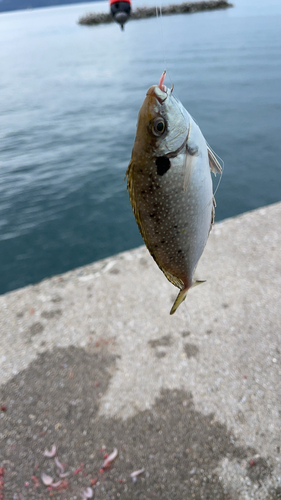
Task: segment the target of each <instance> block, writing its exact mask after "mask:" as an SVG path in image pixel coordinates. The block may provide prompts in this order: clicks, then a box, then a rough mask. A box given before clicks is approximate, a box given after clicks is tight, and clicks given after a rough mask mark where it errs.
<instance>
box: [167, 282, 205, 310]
mask: <svg viewBox="0 0 281 500" xmlns="http://www.w3.org/2000/svg"><path fill="white" fill-rule="evenodd" d="M205 281H206V280H203V281H199V280H197V281H194V283H193V284H192V285H191V287H185V288H183V289H182V290H180V291H179V294H178V296H177V298H176V300H175V302H174V304H173V307H172V309H171V311H170V314H174V313H175V312H176V310H177V308H178V307H179V306H180V305H181V303H182V302H183V301H184V300H185V297H186V295H187V292H188V290H189V288H193V287H195V286H197V285H201V283H205Z"/></svg>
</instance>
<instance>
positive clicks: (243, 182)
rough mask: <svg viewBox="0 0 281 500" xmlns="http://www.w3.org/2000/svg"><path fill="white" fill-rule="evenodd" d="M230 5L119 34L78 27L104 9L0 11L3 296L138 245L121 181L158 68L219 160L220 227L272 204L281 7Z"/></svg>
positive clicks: (277, 176)
mask: <svg viewBox="0 0 281 500" xmlns="http://www.w3.org/2000/svg"><path fill="white" fill-rule="evenodd" d="M155 3H156V5H158V6H161V5H162V4H163V3H164V2H160V0H157V1H156V2H153V0H149V1H147V2H145V4H146V5H148V4H150V5H151V4H155ZM165 3H171V2H170V1H168V0H165ZM234 3H235V6H234V7H233V8H232V9H227V10H220V11H212V12H202V13H196V14H192V15H188V14H185V15H174V16H167V17H163V18H159V17H158V18H151V19H143V20H140V21H130V22H129V23H128V24H127V25H126V27H125V31H124V32H121V30H120V27H119V26H118V25H117V24H109V25H99V26H92V27H86V26H81V25H79V24H77V21H78V18H79V17H80V16H82V15H84V14H86V13H87V12H93V11H95V12H102V11H107V10H108V4H107V2H99V3H94V4H93V3H91V4H90V3H89V4H77V5H71V6H64V7H55V8H45V9H36V10H26V11H18V12H10V13H4V14H0V293H5V292H7V291H9V290H13V289H15V288H18V287H21V286H25V285H28V284H30V283H35V282H37V281H39V280H41V279H43V278H45V277H47V276H51V275H54V274H58V273H62V272H64V271H67V270H69V269H72V268H75V267H78V266H82V265H84V264H87V263H90V262H92V261H95V260H98V259H102V258H104V257H107V256H109V255H113V254H115V253H117V252H120V251H123V250H127V249H130V248H133V247H136V246H138V245H140V244H142V239H141V237H140V235H139V232H138V228H137V225H136V222H135V219H134V217H133V215H132V210H131V206H130V203H129V198H128V196H127V194H126V184H125V182H124V176H125V172H126V168H127V165H128V163H129V160H130V156H131V149H132V145H133V142H134V136H135V130H136V121H137V114H138V110H139V108H140V105H141V103H142V101H143V99H144V96H145V93H146V90H147V89H148V88H149V87H150V86H151V85H153V84H157V83H158V81H159V78H160V75H161V73H162V71H163V70H164V69H167V77H166V81H165V83H166V84H167V85H168V86H171V84H172V83H174V86H175V90H174V92H175V95H176V96H177V97H178V98H179V99H180V100H181V102H182V103H183V105H184V106H185V107H186V109H187V110H188V111H189V112H190V113H191V114H192V116H193V117H194V118H195V120H196V121H197V123H198V124H199V126H200V128H201V130H202V132H203V134H204V136H205V137H206V139H207V141H208V143H209V144H210V145H211V146H212V148H213V149H214V150H215V152H216V153H217V154H218V155H219V156H220V157H222V158H223V160H224V164H225V169H224V175H223V178H222V181H221V184H220V187H219V190H218V192H217V194H216V200H217V210H216V220H221V219H224V218H226V217H231V216H235V215H237V214H240V213H242V212H245V211H247V210H252V209H254V208H257V207H260V206H263V205H267V204H269V203H273V202H276V201H279V200H280V199H281V164H280V158H281V139H280V112H281V92H280V89H281V64H280V63H281V35H280V33H281V6H280V2H278V1H277V0H275V1H274V0H269V1H265V0H264V1H263V2H262V1H261V0H255V1H253V0H248V1H246V0H245V1H243V0H238V1H237V2H234ZM140 5H143V2H141V1H140V0H139V1H138V2H137V1H136V2H133V7H137V6H140ZM215 182H217V180H215Z"/></svg>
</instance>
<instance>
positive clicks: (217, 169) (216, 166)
mask: <svg viewBox="0 0 281 500" xmlns="http://www.w3.org/2000/svg"><path fill="white" fill-rule="evenodd" d="M207 149H208V157H209V164H210V169H211V170H212V172H213V173H214V174H215V175H216V174H222V168H221V166H220V163H219V161H218V160H217V158H216V157H215V155H214V153H213V151H211V149H210V148H209V146H207Z"/></svg>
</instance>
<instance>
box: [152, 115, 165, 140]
mask: <svg viewBox="0 0 281 500" xmlns="http://www.w3.org/2000/svg"><path fill="white" fill-rule="evenodd" d="M165 129H166V123H165V120H164V118H155V120H154V123H153V127H152V132H153V133H154V135H159V136H160V135H162V134H163V133H164V132H165Z"/></svg>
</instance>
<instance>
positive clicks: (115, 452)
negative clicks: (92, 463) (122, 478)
mask: <svg viewBox="0 0 281 500" xmlns="http://www.w3.org/2000/svg"><path fill="white" fill-rule="evenodd" d="M117 455H118V450H117V448H114V450H113V452H112V453H110V455H108V457H107V458H106V459H105V461H104V462H103V464H102V467H101V468H102V469H108V468H109V467H110V465H111V462H113V460H115V458H116V457H117Z"/></svg>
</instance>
